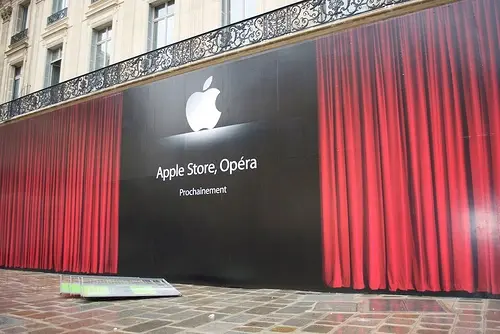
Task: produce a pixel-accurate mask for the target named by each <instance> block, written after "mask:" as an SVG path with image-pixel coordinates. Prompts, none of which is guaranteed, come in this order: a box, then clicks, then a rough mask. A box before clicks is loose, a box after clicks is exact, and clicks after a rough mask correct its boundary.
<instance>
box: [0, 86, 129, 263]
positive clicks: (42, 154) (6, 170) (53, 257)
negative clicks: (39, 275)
mask: <svg viewBox="0 0 500 334" xmlns="http://www.w3.org/2000/svg"><path fill="white" fill-rule="evenodd" d="M121 114H122V97H121V95H114V96H110V97H106V98H100V99H96V100H93V101H90V102H84V103H80V104H78V105H75V106H71V107H68V108H64V109H63V110H60V111H56V112H52V113H49V114H46V115H42V116H38V117H35V118H32V119H29V120H23V121H20V122H18V123H14V124H11V125H6V126H2V127H0V266H3V267H9V268H28V269H40V270H54V271H58V272H78V273H116V272H117V266H118V200H119V198H118V196H119V171H120V145H121V138H120V136H121V121H122V116H121Z"/></svg>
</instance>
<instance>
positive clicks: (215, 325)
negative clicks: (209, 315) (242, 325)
mask: <svg viewBox="0 0 500 334" xmlns="http://www.w3.org/2000/svg"><path fill="white" fill-rule="evenodd" d="M236 326H238V325H236V324H232V323H228V322H222V321H215V322H212V323H209V324H207V325H204V326H201V327H199V328H198V329H197V330H198V331H200V332H202V333H225V332H227V331H229V330H231V329H233V328H234V327H236Z"/></svg>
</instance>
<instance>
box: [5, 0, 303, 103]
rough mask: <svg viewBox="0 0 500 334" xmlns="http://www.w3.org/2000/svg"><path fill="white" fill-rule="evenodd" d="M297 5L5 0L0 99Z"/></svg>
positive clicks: (234, 0) (267, 0) (213, 0)
mask: <svg viewBox="0 0 500 334" xmlns="http://www.w3.org/2000/svg"><path fill="white" fill-rule="evenodd" d="M293 2H296V0H156V1H155V0H78V1H75V0H27V1H26V0H10V1H4V3H3V4H2V9H1V18H2V22H1V28H0V29H1V35H0V36H1V40H0V52H2V54H3V56H2V57H0V73H1V81H0V101H1V102H8V101H10V100H14V99H16V98H19V97H21V96H23V95H26V94H29V93H31V92H34V91H38V90H40V89H43V88H46V87H49V86H53V85H56V84H58V83H59V82H62V81H65V80H68V79H71V78H74V77H77V76H79V75H82V74H84V73H87V72H91V71H94V70H97V69H100V68H103V67H105V66H107V65H110V64H113V63H116V62H119V61H122V60H124V59H128V58H130V57H133V56H136V55H138V54H142V53H145V52H147V51H151V50H153V49H157V48H160V47H163V46H165V45H167V44H172V43H174V42H177V41H180V40H184V39H187V38H189V37H192V36H195V35H198V34H201V33H203V32H206V31H210V30H213V29H216V28H219V27H221V26H222V25H227V24H231V23H234V22H237V21H241V20H243V19H246V18H248V17H251V16H255V15H257V14H259V13H262V12H267V11H270V10H273V9H276V8H278V7H281V6H285V5H288V4H290V3H293Z"/></svg>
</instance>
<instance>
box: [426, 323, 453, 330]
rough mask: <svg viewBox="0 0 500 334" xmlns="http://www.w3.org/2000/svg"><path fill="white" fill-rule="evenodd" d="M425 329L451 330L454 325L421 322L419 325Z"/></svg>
mask: <svg viewBox="0 0 500 334" xmlns="http://www.w3.org/2000/svg"><path fill="white" fill-rule="evenodd" d="M419 326H420V327H422V328H425V329H439V330H450V329H451V326H452V325H442V324H424V323H422V324H420V325H419Z"/></svg>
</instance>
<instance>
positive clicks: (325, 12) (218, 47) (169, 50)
mask: <svg viewBox="0 0 500 334" xmlns="http://www.w3.org/2000/svg"><path fill="white" fill-rule="evenodd" d="M408 1H411V0H305V1H300V2H297V3H294V4H292V5H289V6H286V7H282V8H279V9H276V10H274V11H271V12H267V13H264V14H262V15H259V16H256V17H253V18H250V19H247V20H244V21H241V22H237V23H234V24H231V25H228V26H225V27H222V28H219V29H216V30H213V31H209V32H207V33H203V34H201V35H198V36H195V37H192V38H189V39H186V40H183V41H180V42H177V43H174V44H171V45H167V46H165V47H163V48H160V49H156V50H153V51H150V52H148V53H145V54H142V55H139V56H136V57H134V58H131V59H127V60H124V61H121V62H119V63H116V64H112V65H110V66H107V67H104V68H101V69H99V70H96V71H93V72H90V73H86V74H84V75H81V76H79V77H76V78H74V79H70V80H68V81H65V82H61V83H59V84H57V85H55V86H51V87H48V88H45V89H43V90H40V91H37V92H34V93H31V94H29V95H26V96H23V97H21V98H18V99H16V100H13V101H10V102H7V103H4V104H2V105H0V122H2V121H5V120H8V119H11V118H13V117H16V116H19V115H22V114H25V113H28V112H32V111H35V110H37V109H41V108H45V107H48V106H51V105H54V104H57V103H60V102H64V101H68V100H71V99H75V98H78V97H81V96H84V95H88V94H92V93H95V92H98V91H101V90H103V89H106V88H109V87H112V86H115V85H118V84H123V83H126V82H128V81H131V80H135V79H139V78H142V77H146V76H149V75H151V74H154V73H160V72H164V71H166V70H168V69H172V68H175V67H179V66H181V65H185V64H188V63H191V62H194V61H198V60H201V59H205V58H209V57H212V56H217V55H220V54H222V53H225V52H228V51H232V50H236V49H240V48H242V47H246V46H250V45H255V44H258V43H260V42H263V41H266V40H270V39H274V38H277V37H280V36H285V35H289V34H293V33H296V32H300V31H304V30H306V29H309V28H313V27H317V26H320V25H324V24H327V23H331V22H334V21H337V20H340V19H345V18H348V17H352V16H355V15H358V14H362V13H366V12H369V11H372V10H375V9H379V8H383V7H387V6H392V5H396V4H401V3H405V2H408Z"/></svg>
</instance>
